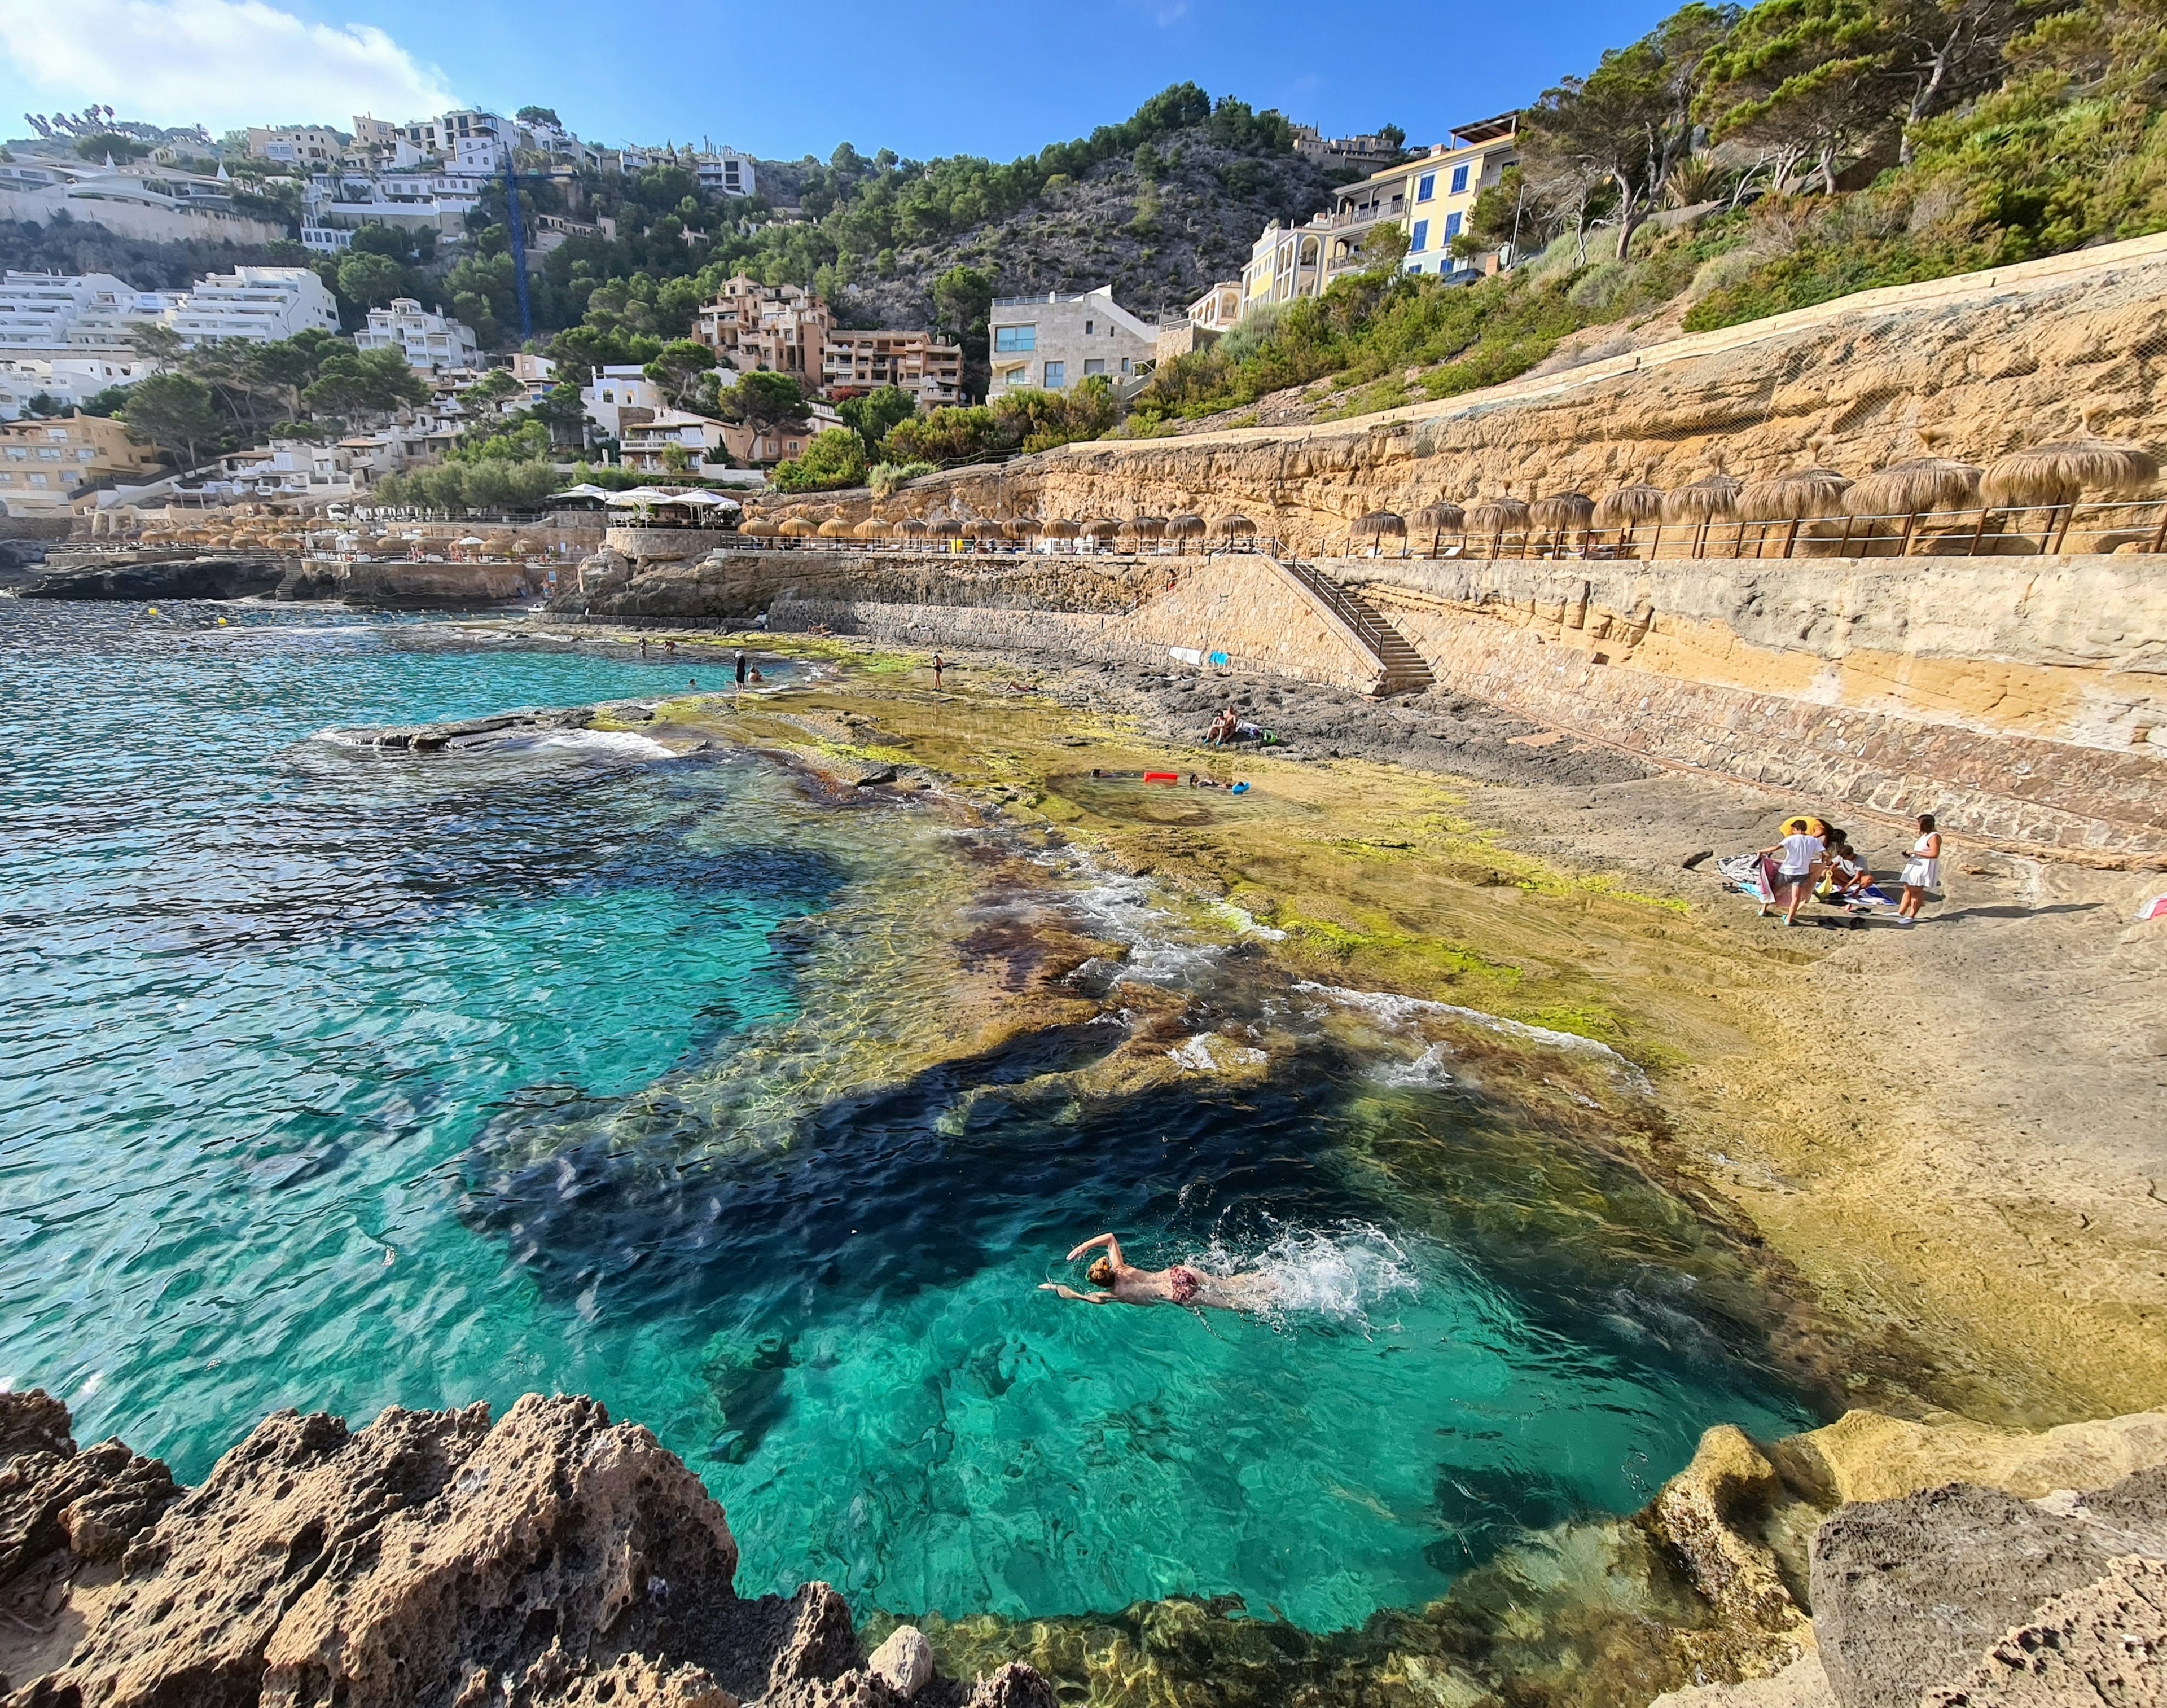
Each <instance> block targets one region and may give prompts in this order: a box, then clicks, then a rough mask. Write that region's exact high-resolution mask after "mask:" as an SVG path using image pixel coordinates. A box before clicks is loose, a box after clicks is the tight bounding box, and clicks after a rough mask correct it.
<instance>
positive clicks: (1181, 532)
mask: <svg viewBox="0 0 2167 1708" xmlns="http://www.w3.org/2000/svg"><path fill="white" fill-rule="evenodd" d="M1166 537H1167V539H1168V541H1169V542H1172V543H1174V544H1176V545H1179V544H1180V543H1181V542H1183V541H1185V540H1200V539H1202V538H1203V537H1204V518H1203V517H1202V516H1197V515H1196V514H1195V513H1194V512H1193V511H1184V512H1183V513H1182V514H1181V515H1179V516H1171V517H1169V518H1168V521H1167V524H1166Z"/></svg>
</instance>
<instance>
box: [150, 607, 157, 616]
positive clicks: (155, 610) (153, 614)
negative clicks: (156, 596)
mask: <svg viewBox="0 0 2167 1708" xmlns="http://www.w3.org/2000/svg"><path fill="white" fill-rule="evenodd" d="M157 614H158V607H157V606H156V605H152V606H151V616H157Z"/></svg>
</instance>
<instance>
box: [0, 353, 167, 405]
mask: <svg viewBox="0 0 2167 1708" xmlns="http://www.w3.org/2000/svg"><path fill="white" fill-rule="evenodd" d="M157 368H158V364H157V363H156V362H148V361H146V360H145V359H144V358H143V357H140V356H136V355H134V354H131V353H125V352H119V351H112V350H108V351H105V352H103V353H98V352H86V353H84V354H83V355H81V356H0V420H4V421H13V420H20V419H21V417H22V414H23V411H24V409H26V408H27V407H28V406H29V402H30V400H31V399H33V398H37V397H44V398H50V399H51V400H52V401H53V402H54V403H56V404H57V405H60V406H61V408H62V409H69V410H72V409H75V408H77V407H78V406H79V405H82V404H83V403H84V402H86V401H87V400H88V399H91V398H93V397H96V396H97V395H98V393H100V392H102V391H106V390H109V389H111V388H112V387H114V386H116V385H133V384H135V382H136V381H137V380H139V379H140V378H143V377H144V376H145V375H146V374H150V373H156V372H157Z"/></svg>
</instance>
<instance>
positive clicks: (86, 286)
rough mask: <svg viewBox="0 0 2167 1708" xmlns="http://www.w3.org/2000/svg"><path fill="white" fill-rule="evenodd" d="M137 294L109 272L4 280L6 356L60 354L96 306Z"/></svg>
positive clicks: (0, 297) (0, 285) (2, 346)
mask: <svg viewBox="0 0 2167 1708" xmlns="http://www.w3.org/2000/svg"><path fill="white" fill-rule="evenodd" d="M132 293H133V292H132V288H131V287H130V286H129V285H128V284H127V283H125V282H124V281H122V280H120V279H118V278H114V276H113V275H112V274H111V273H109V272H91V273H77V274H70V273H51V272H16V271H15V270H14V269H13V267H10V268H9V269H8V272H7V274H6V276H5V278H0V352H12V351H18V350H40V351H46V350H50V351H58V350H65V349H66V348H67V345H68V335H69V334H70V333H71V332H72V331H74V330H75V328H76V325H77V323H78V322H79V321H80V320H82V317H83V315H84V314H85V313H87V311H88V310H89V309H90V308H91V306H92V305H93V304H94V303H96V302H97V301H98V299H100V298H101V297H103V298H107V299H114V300H117V299H119V298H120V297H121V296H123V295H125V294H132Z"/></svg>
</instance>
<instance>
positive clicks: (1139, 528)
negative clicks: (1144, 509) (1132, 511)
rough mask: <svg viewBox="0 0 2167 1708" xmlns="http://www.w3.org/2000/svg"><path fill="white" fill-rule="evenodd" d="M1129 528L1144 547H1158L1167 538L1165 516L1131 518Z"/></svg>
mask: <svg viewBox="0 0 2167 1708" xmlns="http://www.w3.org/2000/svg"><path fill="white" fill-rule="evenodd" d="M1127 526H1128V531H1130V532H1131V534H1133V535H1135V536H1136V540H1137V542H1139V543H1140V544H1142V545H1147V546H1151V545H1156V544H1158V542H1160V541H1161V540H1163V539H1164V538H1165V537H1166V518H1165V517H1164V516H1131V517H1130V518H1129V520H1128V524H1127Z"/></svg>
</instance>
